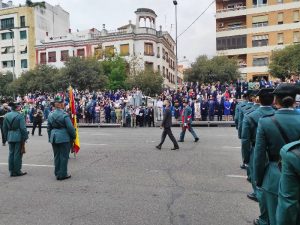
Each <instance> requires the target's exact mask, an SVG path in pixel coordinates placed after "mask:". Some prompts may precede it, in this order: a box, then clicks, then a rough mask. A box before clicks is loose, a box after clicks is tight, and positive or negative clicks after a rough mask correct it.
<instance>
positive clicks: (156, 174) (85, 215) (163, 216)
mask: <svg viewBox="0 0 300 225" xmlns="http://www.w3.org/2000/svg"><path fill="white" fill-rule="evenodd" d="M43 132H44V136H43V137H39V136H33V137H30V140H29V142H28V144H27V153H26V154H25V156H24V159H23V163H24V164H26V165H24V166H23V170H24V171H27V172H28V175H27V176H24V177H19V178H11V177H9V176H8V171H7V164H6V163H7V155H8V154H7V153H8V147H7V146H6V147H2V146H0V225H37V224H38V225H97V224H101V225H219V224H220V225H227V224H228V225H247V224H252V221H253V219H254V218H256V217H257V216H258V205H257V204H256V203H255V202H252V201H250V200H248V199H247V197H246V194H247V193H248V192H249V191H250V190H251V187H250V184H249V183H247V182H246V179H245V177H244V176H245V171H242V170H240V169H239V163H240V149H239V146H240V143H239V141H238V139H237V137H236V131H235V129H234V128H197V129H196V132H197V133H198V134H199V136H200V141H199V142H198V143H194V142H193V139H192V136H191V135H190V134H189V133H187V136H186V142H185V143H181V144H180V150H179V151H171V150H170V148H171V147H172V144H171V142H170V141H169V140H167V141H166V143H165V144H164V146H163V148H162V150H161V151H159V150H156V149H155V148H154V146H155V145H157V144H158V141H159V139H160V135H161V130H160V129H158V128H100V129H97V128H95V129H91V128H82V129H81V130H80V139H81V151H80V153H79V155H78V157H77V159H74V158H71V159H70V161H69V172H70V174H71V175H72V178H71V179H70V180H66V181H56V180H55V177H54V175H53V166H52V165H53V154H52V149H51V145H50V144H49V143H48V142H47V137H46V131H45V130H43ZM173 132H174V134H175V135H176V136H177V137H178V136H179V132H180V129H179V128H174V129H173Z"/></svg>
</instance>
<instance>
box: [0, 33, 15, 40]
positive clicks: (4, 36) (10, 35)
mask: <svg viewBox="0 0 300 225" xmlns="http://www.w3.org/2000/svg"><path fill="white" fill-rule="evenodd" d="M14 36H15V35H14V32H6V33H2V34H1V40H7V39H12V38H14Z"/></svg>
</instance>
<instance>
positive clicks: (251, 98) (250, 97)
mask: <svg viewBox="0 0 300 225" xmlns="http://www.w3.org/2000/svg"><path fill="white" fill-rule="evenodd" d="M245 96H246V100H247V103H246V104H244V105H243V106H241V107H240V110H239V119H238V136H239V138H240V139H241V138H242V130H243V119H244V115H245V113H247V112H248V111H249V110H251V108H252V107H253V105H254V101H255V92H254V91H253V90H248V91H247V92H246V93H245ZM241 153H242V161H243V163H242V165H241V166H240V167H241V169H247V166H246V163H245V162H244V160H245V156H244V150H243V143H241Z"/></svg>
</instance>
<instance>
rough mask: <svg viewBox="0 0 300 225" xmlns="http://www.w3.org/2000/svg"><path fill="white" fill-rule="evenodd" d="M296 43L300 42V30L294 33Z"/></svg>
mask: <svg viewBox="0 0 300 225" xmlns="http://www.w3.org/2000/svg"><path fill="white" fill-rule="evenodd" d="M293 36H294V38H293V39H294V43H299V42H300V31H295V32H294V34H293Z"/></svg>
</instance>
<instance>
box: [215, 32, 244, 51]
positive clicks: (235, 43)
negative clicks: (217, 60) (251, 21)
mask: <svg viewBox="0 0 300 225" xmlns="http://www.w3.org/2000/svg"><path fill="white" fill-rule="evenodd" d="M246 47H247V36H246V35H239V36H231V37H222V38H217V50H218V51H219V50H227V49H239V48H246Z"/></svg>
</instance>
